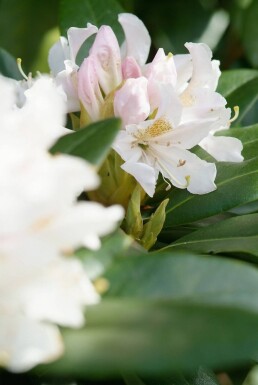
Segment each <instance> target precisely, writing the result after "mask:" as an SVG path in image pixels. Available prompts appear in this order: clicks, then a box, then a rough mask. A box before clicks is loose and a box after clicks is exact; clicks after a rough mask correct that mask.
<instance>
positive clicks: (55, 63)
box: [48, 36, 70, 76]
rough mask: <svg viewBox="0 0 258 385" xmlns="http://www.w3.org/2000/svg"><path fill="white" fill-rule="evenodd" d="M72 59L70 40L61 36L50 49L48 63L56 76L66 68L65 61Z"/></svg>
mask: <svg viewBox="0 0 258 385" xmlns="http://www.w3.org/2000/svg"><path fill="white" fill-rule="evenodd" d="M69 59H70V50H69V46H68V41H67V39H66V38H65V37H63V36H61V37H60V39H59V41H58V42H56V43H55V44H54V45H53V46H52V47H51V48H50V50H49V54H48V64H49V67H50V69H51V71H52V73H53V75H54V76H56V75H57V74H58V73H59V72H60V71H63V70H64V69H65V65H64V61H65V60H69Z"/></svg>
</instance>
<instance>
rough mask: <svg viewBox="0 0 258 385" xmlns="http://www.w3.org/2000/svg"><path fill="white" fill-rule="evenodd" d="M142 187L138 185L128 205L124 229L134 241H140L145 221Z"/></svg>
mask: <svg viewBox="0 0 258 385" xmlns="http://www.w3.org/2000/svg"><path fill="white" fill-rule="evenodd" d="M142 192H143V190H142V187H141V186H140V185H139V184H137V185H136V186H135V189H134V190H133V193H132V196H131V199H130V201H129V203H128V207H127V211H126V216H125V220H124V223H123V228H124V230H125V232H126V233H127V234H130V235H132V236H133V238H134V239H136V240H140V238H141V236H142V232H143V220H142V215H141V200H142Z"/></svg>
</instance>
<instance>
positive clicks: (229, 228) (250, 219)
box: [166, 214, 258, 256]
mask: <svg viewBox="0 0 258 385" xmlns="http://www.w3.org/2000/svg"><path fill="white" fill-rule="evenodd" d="M257 228H258V214H250V215H241V216H238V217H235V218H230V219H227V220H224V221H221V222H219V223H215V224H214V225H211V226H208V227H206V228H202V229H200V230H197V231H194V232H193V233H191V234H189V235H186V236H184V237H182V238H180V239H179V240H177V241H176V242H174V243H172V244H171V245H170V246H168V247H167V248H166V249H169V250H172V249H176V250H179V249H188V250H191V251H197V252H200V253H205V254H206V253H215V254H216V253H223V252H227V253H235V254H237V253H238V254H239V253H240V254H242V253H243V254H252V255H255V256H258V234H257Z"/></svg>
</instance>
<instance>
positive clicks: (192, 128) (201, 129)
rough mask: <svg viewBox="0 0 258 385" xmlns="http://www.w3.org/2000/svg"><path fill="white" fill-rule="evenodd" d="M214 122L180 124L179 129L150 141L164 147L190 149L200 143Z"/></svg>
mask: <svg viewBox="0 0 258 385" xmlns="http://www.w3.org/2000/svg"><path fill="white" fill-rule="evenodd" d="M212 122H213V121H212V120H210V121H208V120H207V121H203V122H202V121H200V122H198V121H191V122H188V123H185V124H180V125H179V126H178V127H177V128H175V129H172V130H170V131H168V132H166V133H164V134H162V135H159V136H158V137H154V138H152V139H151V140H150V142H151V143H158V144H161V145H163V146H167V147H168V148H169V147H172V146H177V147H180V148H185V149H190V148H193V147H194V146H196V145H197V144H199V143H200V141H201V140H202V139H203V138H205V137H206V136H207V135H208V134H209V132H210V131H211V128H212Z"/></svg>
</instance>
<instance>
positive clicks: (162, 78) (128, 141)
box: [49, 14, 243, 196]
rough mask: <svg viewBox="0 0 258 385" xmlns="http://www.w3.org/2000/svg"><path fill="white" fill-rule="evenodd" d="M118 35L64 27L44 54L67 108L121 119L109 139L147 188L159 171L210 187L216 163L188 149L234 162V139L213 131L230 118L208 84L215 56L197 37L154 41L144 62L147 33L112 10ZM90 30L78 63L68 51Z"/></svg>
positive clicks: (182, 184) (199, 188) (199, 190)
mask: <svg viewBox="0 0 258 385" xmlns="http://www.w3.org/2000/svg"><path fill="white" fill-rule="evenodd" d="M119 23H120V24H121V26H122V28H123V31H124V34H125V41H124V43H123V44H122V46H121V47H120V46H119V43H118V41H117V38H116V36H115V34H114V32H113V31H112V29H111V28H110V27H108V26H102V27H100V28H99V29H98V28H97V27H95V26H93V25H91V24H88V25H87V27H86V28H70V29H69V30H68V40H66V39H65V38H64V37H61V40H60V41H59V42H58V43H56V44H55V45H54V46H53V47H52V49H51V51H50V54H49V63H50V67H51V70H52V73H53V75H54V76H55V80H56V82H57V84H61V85H62V86H63V89H64V91H65V92H66V95H67V106H68V108H67V111H68V112H71V111H79V110H80V106H82V115H83V116H85V115H86V117H87V118H86V120H85V119H84V122H88V121H96V120H98V119H102V118H105V117H107V116H110V115H115V116H118V117H120V118H121V119H122V122H123V127H122V129H121V132H120V133H119V135H118V137H117V140H116V142H115V143H114V149H115V151H116V152H117V153H118V154H119V155H120V156H121V158H122V159H123V160H124V161H125V162H124V164H123V165H122V168H123V169H124V170H125V171H126V172H127V173H129V174H131V175H133V176H134V177H135V179H136V180H137V181H138V182H139V183H140V184H141V186H142V187H143V189H144V190H145V191H146V192H147V194H148V195H149V196H153V194H154V192H155V186H156V182H157V179H158V175H159V173H161V174H162V176H163V179H164V180H165V181H167V182H168V184H173V185H174V186H176V187H178V188H181V189H184V188H187V189H188V191H190V192H191V193H194V194H205V193H208V192H211V191H213V190H215V189H216V185H215V177H216V166H215V164H214V163H210V162H206V161H204V160H202V159H200V158H199V157H197V156H196V155H195V154H194V153H193V152H191V151H190V150H191V149H192V148H193V147H195V146H196V145H199V146H201V147H202V148H203V149H205V150H206V151H207V152H208V153H209V154H210V155H211V156H212V157H213V158H215V159H216V160H218V161H232V162H240V161H242V160H243V158H242V156H241V151H242V144H241V142H240V141H239V140H238V139H236V138H230V137H221V136H220V137H217V136H214V133H215V132H216V131H218V130H220V129H222V128H228V127H229V126H230V123H231V121H232V118H231V110H230V108H226V100H225V99H224V98H223V97H222V96H221V95H220V94H219V93H217V92H216V87H217V84H218V79H219V76H220V70H219V62H218V61H216V60H212V53H211V51H210V49H209V47H208V46H207V45H205V44H201V43H200V44H197V43H196V44H194V43H186V44H185V46H186V48H187V49H188V51H189V53H188V54H181V55H172V54H171V53H169V54H168V55H166V54H165V52H164V50H163V49H159V50H158V52H157V54H156V56H155V57H154V59H153V61H152V62H151V63H148V64H146V61H147V58H148V55H149V49H150V44H151V39H150V36H149V34H148V31H147V30H146V28H145V26H144V25H143V23H142V22H141V21H140V20H139V19H138V18H137V17H136V16H134V15H132V14H120V15H119ZM92 35H96V37H95V41H94V43H93V45H92V47H91V49H90V51H89V55H88V56H87V57H86V58H85V59H84V61H83V63H82V64H81V66H78V65H77V64H76V56H77V53H78V51H79V50H80V47H81V46H82V44H83V43H84V42H85V41H86V40H87V39H88V38H89V37H90V36H92Z"/></svg>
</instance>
